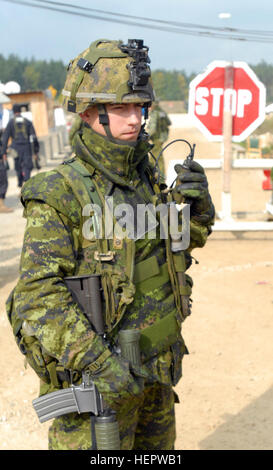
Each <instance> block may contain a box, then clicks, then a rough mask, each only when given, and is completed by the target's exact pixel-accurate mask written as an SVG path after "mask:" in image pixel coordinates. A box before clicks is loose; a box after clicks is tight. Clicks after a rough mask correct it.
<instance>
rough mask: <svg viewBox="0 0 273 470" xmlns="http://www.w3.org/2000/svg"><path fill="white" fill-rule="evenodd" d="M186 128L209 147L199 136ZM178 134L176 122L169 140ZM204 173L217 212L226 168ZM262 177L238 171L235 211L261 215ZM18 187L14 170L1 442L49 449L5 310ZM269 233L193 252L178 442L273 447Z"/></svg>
mask: <svg viewBox="0 0 273 470" xmlns="http://www.w3.org/2000/svg"><path fill="white" fill-rule="evenodd" d="M187 131H188V135H191V136H193V138H194V139H195V141H196V142H197V144H198V142H199V143H200V146H201V145H202V146H203V147H202V148H204V149H205V146H204V139H202V137H201V136H200V134H199V133H198V132H197V131H196V132H195V131H194V130H187ZM181 135H183V136H184V137H185V133H183V132H181V131H178V130H172V131H171V134H170V139H172V138H178V137H181ZM204 151H205V150H204ZM210 151H212V150H210ZM203 156H204V157H206V158H208V157H209V156H210V155H208V154H206V155H205V154H203ZM200 157H202V155H200ZM175 158H177V149H174V148H170V150H169V153H168V155H166V160H170V159H175ZM11 173H12V172H11ZM207 174H208V178H209V183H210V189H211V193H212V195H213V198H214V201H215V205H216V209H217V210H220V203H221V197H220V196H221V173H220V172H219V170H208V172H207ZM262 180H263V175H262V172H261V170H241V172H239V171H237V172H234V173H233V174H232V191H233V193H232V194H233V210H234V211H235V212H240V213H243V212H245V215H244V216H245V217H250V218H252V220H253V219H255V218H257V219H259V220H262V219H263V218H264V214H263V210H264V208H265V203H266V202H267V201H268V199H269V194H268V193H266V192H264V191H262V189H261V182H262ZM17 193H18V190H17V188H16V182H15V177H14V176H12V174H11V176H10V179H9V191H8V198H7V204H8V205H10V206H12V207H14V209H15V212H13V213H12V214H9V215H6V214H0V246H1V249H0V263H1V268H0V345H1V354H0V449H2V450H4V449H14V450H19V449H31V450H33V449H37V450H38V449H47V428H48V424H43V425H41V424H39V422H38V420H37V418H36V415H35V414H34V411H33V409H32V405H31V401H32V400H33V399H34V398H35V397H36V396H37V393H38V380H37V379H36V376H35V375H34V373H33V372H32V370H31V369H30V368H27V369H25V367H24V360H23V357H22V355H21V354H20V353H19V351H18V349H17V346H16V345H15V343H14V340H13V336H12V333H11V330H10V326H9V324H8V321H7V318H6V314H5V300H6V298H7V296H8V294H9V292H10V291H11V289H12V287H13V286H14V285H15V283H16V280H17V277H18V264H19V258H20V249H21V245H22V239H23V231H24V225H25V221H24V219H23V218H22V209H21V206H20V203H19V200H18V198H17ZM246 212H248V214H246ZM237 215H238V214H237ZM235 216H236V214H235ZM272 238H273V234H272V232H269V233H265V232H257V233H253V234H250V233H245V234H244V236H243V237H242V238H237V237H236V236H235V235H234V234H232V233H229V232H227V233H216V232H214V233H213V234H212V235H211V237H210V239H209V241H208V243H207V245H206V247H205V248H204V249H197V250H195V253H193V255H194V256H195V257H196V259H197V260H198V261H199V264H195V265H194V266H193V267H192V269H191V274H192V276H193V278H194V290H193V301H194V302H193V313H192V315H191V317H189V318H188V319H187V321H186V322H185V323H184V326H183V329H184V337H185V340H186V344H187V346H188V348H189V351H190V354H189V355H188V356H187V357H186V358H185V359H184V363H183V379H182V380H181V381H180V383H179V384H178V386H177V387H176V391H177V392H178V394H179V397H180V404H179V405H176V416H177V440H176V449H180V450H189V449H194V450H198V449H200V450H201V449H202V450H203V449H223V450H224V449H248V450H250V449H273V433H272V414H273V377H272V359H273V348H272V324H273V249H272V247H273V242H272Z"/></svg>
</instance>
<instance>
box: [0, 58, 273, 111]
mask: <svg viewBox="0 0 273 470" xmlns="http://www.w3.org/2000/svg"><path fill="white" fill-rule="evenodd" d="M249 66H250V67H251V68H252V69H253V70H254V72H255V73H256V75H257V76H258V78H259V79H260V80H261V82H262V83H263V84H264V85H265V86H266V90H267V100H266V101H267V104H269V103H272V102H273V64H268V63H266V62H265V61H261V62H260V63H259V64H257V65H251V64H249ZM195 76H196V74H195V73H191V74H187V73H186V72H185V71H184V70H180V71H179V70H169V71H168V70H164V69H159V70H154V71H152V80H153V85H154V88H155V92H156V95H157V97H158V98H159V99H160V100H162V101H184V102H185V104H187V101H188V92H189V83H190V82H191V80H192V79H193V78H194V77H195ZM65 77H66V66H65V65H64V64H63V62H62V61H60V60H58V61H55V60H50V61H45V60H36V59H34V58H32V59H20V58H19V57H18V56H16V55H14V54H10V55H9V56H8V57H6V58H5V57H4V56H3V55H2V54H0V82H2V83H7V82H9V81H15V82H18V83H19V85H20V86H21V90H22V91H32V90H45V89H47V88H48V87H49V86H50V85H51V86H53V87H54V88H55V89H56V90H57V92H58V94H59V93H60V92H61V90H62V87H63V84H64V81H65Z"/></svg>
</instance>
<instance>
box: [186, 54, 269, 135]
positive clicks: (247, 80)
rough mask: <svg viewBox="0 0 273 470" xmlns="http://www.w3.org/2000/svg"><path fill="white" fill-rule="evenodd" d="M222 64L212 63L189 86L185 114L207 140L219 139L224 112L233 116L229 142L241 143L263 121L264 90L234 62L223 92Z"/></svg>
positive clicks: (242, 64) (243, 66)
mask: <svg viewBox="0 0 273 470" xmlns="http://www.w3.org/2000/svg"><path fill="white" fill-rule="evenodd" d="M227 65H228V64H227V63H226V62H224V61H214V62H212V63H211V64H210V65H209V66H208V67H207V69H206V71H205V72H204V73H203V74H200V75H197V77H195V78H194V80H193V81H192V82H191V83H190V93H189V114H190V116H191V117H193V118H194V121H195V123H196V126H197V127H198V128H199V129H200V130H201V131H202V132H203V133H204V135H205V136H206V137H207V138H208V139H209V140H214V141H221V140H222V138H223V114H224V109H227V108H228V107H229V109H231V112H232V116H233V126H232V140H233V141H234V142H241V141H242V140H244V139H245V138H246V137H247V136H248V135H249V134H251V133H252V132H253V131H254V130H255V129H256V128H257V127H258V126H259V125H260V124H261V123H262V122H263V121H264V118H265V87H264V85H263V84H262V83H261V82H260V81H259V79H258V78H257V76H256V75H255V73H254V72H253V70H251V68H250V67H249V66H248V65H247V64H246V63H245V62H234V63H233V64H232V65H233V87H232V88H226V89H225V68H226V66H227Z"/></svg>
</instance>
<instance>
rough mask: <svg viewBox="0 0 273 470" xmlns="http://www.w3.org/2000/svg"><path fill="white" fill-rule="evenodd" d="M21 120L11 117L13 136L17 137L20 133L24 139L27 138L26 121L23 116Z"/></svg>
mask: <svg viewBox="0 0 273 470" xmlns="http://www.w3.org/2000/svg"><path fill="white" fill-rule="evenodd" d="M22 119H23V120H22V122H20V123H18V122H17V121H16V119H13V125H14V138H15V139H17V138H18V137H19V135H20V134H22V135H23V136H24V138H25V140H27V141H28V140H29V135H28V133H27V123H26V120H25V119H24V118H22Z"/></svg>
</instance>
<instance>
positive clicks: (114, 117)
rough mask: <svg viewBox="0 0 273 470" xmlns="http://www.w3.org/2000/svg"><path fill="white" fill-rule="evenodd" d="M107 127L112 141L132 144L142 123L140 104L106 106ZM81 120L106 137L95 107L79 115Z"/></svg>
mask: <svg viewBox="0 0 273 470" xmlns="http://www.w3.org/2000/svg"><path fill="white" fill-rule="evenodd" d="M106 110H107V113H108V116H109V127H110V131H111V134H112V136H113V137H114V139H119V140H124V141H128V142H134V141H136V140H137V138H138V134H139V132H140V129H141V123H142V104H138V103H130V104H107V105H106ZM81 118H82V119H83V120H84V121H86V122H87V123H88V124H89V126H90V127H92V129H93V130H94V131H96V132H98V133H99V134H101V135H106V132H105V129H104V127H103V125H102V124H100V122H99V115H98V109H97V107H96V106H94V107H91V108H88V109H87V110H86V111H85V112H84V113H81Z"/></svg>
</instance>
